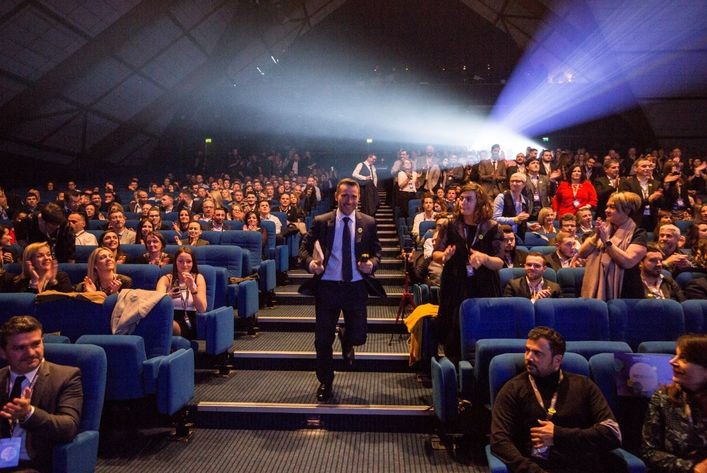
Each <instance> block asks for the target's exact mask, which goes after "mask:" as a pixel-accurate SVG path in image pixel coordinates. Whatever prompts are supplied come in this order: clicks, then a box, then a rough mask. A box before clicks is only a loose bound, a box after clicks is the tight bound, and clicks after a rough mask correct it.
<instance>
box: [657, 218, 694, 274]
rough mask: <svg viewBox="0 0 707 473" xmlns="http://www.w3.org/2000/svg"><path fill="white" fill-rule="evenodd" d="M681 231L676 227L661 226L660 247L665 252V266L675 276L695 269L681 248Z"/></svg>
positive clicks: (659, 233) (659, 234)
mask: <svg viewBox="0 0 707 473" xmlns="http://www.w3.org/2000/svg"><path fill="white" fill-rule="evenodd" d="M679 241H680V229H679V228H678V227H676V226H675V225H661V226H660V229H659V231H658V245H659V246H660V250H661V251H662V252H663V257H664V259H663V266H665V269H667V270H668V271H670V272H671V273H673V274H677V273H679V272H680V271H685V270H689V269H691V268H692V267H693V264H692V261H691V260H690V256H689V255H688V254H687V253H685V252H683V251H682V250H681V249H680V248H679Z"/></svg>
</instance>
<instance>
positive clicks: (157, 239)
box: [137, 232, 172, 268]
mask: <svg viewBox="0 0 707 473" xmlns="http://www.w3.org/2000/svg"><path fill="white" fill-rule="evenodd" d="M144 244H145V249H146V250H147V252H146V253H144V254H143V255H142V256H141V257H140V258H139V260H138V261H137V262H138V263H147V264H154V265H156V266H159V267H160V268H161V267H162V266H164V265H166V264H170V263H171V262H172V257H171V256H169V254H167V253H165V251H164V248H165V246H167V241H166V240H165V239H164V236H163V235H162V234H161V233H160V232H149V233H148V234H147V236H146V237H145V242H144Z"/></svg>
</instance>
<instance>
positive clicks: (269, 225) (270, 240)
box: [260, 220, 277, 250]
mask: <svg viewBox="0 0 707 473" xmlns="http://www.w3.org/2000/svg"><path fill="white" fill-rule="evenodd" d="M260 226H261V227H263V228H264V229H265V234H266V236H267V238H265V244H266V246H267V248H268V250H274V249H275V247H276V246H277V243H276V237H277V232H276V231H275V222H271V221H270V220H262V221H261V222H260Z"/></svg>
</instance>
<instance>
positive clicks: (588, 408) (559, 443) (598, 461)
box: [491, 327, 621, 472]
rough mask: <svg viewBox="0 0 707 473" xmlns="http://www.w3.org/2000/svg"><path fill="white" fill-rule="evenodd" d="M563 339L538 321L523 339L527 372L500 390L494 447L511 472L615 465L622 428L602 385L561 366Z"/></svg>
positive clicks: (493, 424) (598, 468) (495, 408)
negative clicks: (612, 455) (610, 460)
mask: <svg viewBox="0 0 707 473" xmlns="http://www.w3.org/2000/svg"><path fill="white" fill-rule="evenodd" d="M565 348H566V344H565V340H564V338H563V337H562V335H560V334H559V333H558V332H556V331H555V330H553V329H551V328H548V327H535V328H534V329H532V330H531V331H530V332H529V333H528V340H527V342H526V345H525V368H526V370H525V372H524V373H521V374H519V375H517V376H516V377H514V378H512V379H511V380H509V381H508V382H507V383H506V384H505V385H504V386H503V387H502V388H501V391H500V392H499V393H498V396H497V397H496V401H495V402H494V405H493V412H492V418H491V451H492V452H493V454H494V455H496V456H497V457H498V458H500V459H501V460H502V461H503V462H504V463H505V464H506V465H507V466H508V468H509V470H510V471H511V472H521V471H522V472H542V471H562V472H596V471H612V470H611V469H610V468H606V466H608V465H604V463H605V461H604V460H605V459H606V458H607V457H608V455H607V454H608V452H609V451H610V450H613V449H615V448H618V447H620V446H621V431H620V430H619V424H618V423H617V422H616V419H615V418H614V415H613V414H612V413H611V409H610V408H609V406H608V404H607V403H606V400H605V399H604V396H603V395H602V393H601V391H600V390H599V388H598V387H597V386H596V384H594V382H592V381H591V380H590V379H589V378H587V377H586V376H581V375H578V374H574V373H568V372H565V371H563V370H562V369H560V365H561V363H562V358H563V357H564V354H565Z"/></svg>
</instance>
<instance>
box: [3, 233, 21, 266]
mask: <svg viewBox="0 0 707 473" xmlns="http://www.w3.org/2000/svg"><path fill="white" fill-rule="evenodd" d="M13 239H14V238H13V235H12V229H11V228H10V227H8V226H7V225H2V226H0V252H2V259H1V260H0V266H2V265H4V264H12V263H15V262H19V261H20V249H21V247H20V246H19V245H15V244H13Z"/></svg>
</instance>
